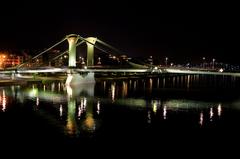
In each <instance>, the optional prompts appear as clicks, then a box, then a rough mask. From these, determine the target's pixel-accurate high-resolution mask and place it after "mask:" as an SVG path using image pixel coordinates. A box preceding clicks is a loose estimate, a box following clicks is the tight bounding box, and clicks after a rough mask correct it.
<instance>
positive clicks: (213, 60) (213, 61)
mask: <svg viewBox="0 0 240 159" xmlns="http://www.w3.org/2000/svg"><path fill="white" fill-rule="evenodd" d="M214 63H215V59H214V58H213V59H212V68H213V69H214Z"/></svg>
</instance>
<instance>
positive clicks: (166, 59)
mask: <svg viewBox="0 0 240 159" xmlns="http://www.w3.org/2000/svg"><path fill="white" fill-rule="evenodd" d="M167 62H168V57H165V65H166V67H167Z"/></svg>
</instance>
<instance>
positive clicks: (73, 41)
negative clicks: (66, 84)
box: [66, 34, 79, 67]
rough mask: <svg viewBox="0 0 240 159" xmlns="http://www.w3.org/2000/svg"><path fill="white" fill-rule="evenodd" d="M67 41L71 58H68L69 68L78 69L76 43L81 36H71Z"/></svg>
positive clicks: (68, 36)
mask: <svg viewBox="0 0 240 159" xmlns="http://www.w3.org/2000/svg"><path fill="white" fill-rule="evenodd" d="M66 38H67V40H68V44H69V49H68V50H69V57H68V66H69V67H76V43H77V41H78V39H79V35H76V34H70V35H67V37H66Z"/></svg>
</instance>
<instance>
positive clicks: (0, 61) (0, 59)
mask: <svg viewBox="0 0 240 159" xmlns="http://www.w3.org/2000/svg"><path fill="white" fill-rule="evenodd" d="M21 63H23V56H18V55H15V54H9V55H8V54H0V68H7V67H14V66H17V65H19V64H21Z"/></svg>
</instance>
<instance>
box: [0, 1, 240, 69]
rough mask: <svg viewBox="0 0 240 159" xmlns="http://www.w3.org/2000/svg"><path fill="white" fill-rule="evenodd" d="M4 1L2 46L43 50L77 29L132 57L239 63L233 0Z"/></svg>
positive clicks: (76, 31)
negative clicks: (188, 0) (200, 0)
mask: <svg viewBox="0 0 240 159" xmlns="http://www.w3.org/2000/svg"><path fill="white" fill-rule="evenodd" d="M0 6H1V14H0V19H1V22H0V23H1V24H0V49H9V48H10V49H12V48H17V49H27V48H30V49H41V48H44V47H47V46H50V45H51V44H53V43H55V42H57V41H59V40H60V39H61V38H63V37H64V36H65V35H67V34H70V33H76V34H80V35H82V36H83V37H87V36H96V37H98V38H99V39H101V40H103V41H106V42H108V43H110V44H112V45H113V46H115V47H116V48H118V49H120V50H122V51H124V52H126V53H127V54H128V55H130V56H148V55H153V56H154V57H157V58H163V57H165V56H168V57H169V59H172V60H173V61H179V62H181V61H190V60H195V61H196V60H198V59H201V58H202V57H203V56H205V57H206V58H208V59H212V58H216V60H217V61H224V62H225V61H226V62H228V61H231V62H234V63H239V64H240V62H239V60H238V58H237V57H238V54H239V47H238V46H239V40H238V38H239V24H238V23H239V17H238V8H237V5H234V4H231V5H227V4H219V2H218V3H213V4H209V3H208V4H201V3H194V4H189V3H184V4H183V3H179V4H174V3H173V2H170V3H168V4H167V3H161V2H157V1H144V2H138V1H135V2H134V1H132V2H129V1H123V0H122V1H119V2H117V1H111V2H103V1H101V3H100V2H99V1H97V2H96V1H91V2H90V1H80V0H79V1H74V0H72V1H71V0H68V1H67V2H63V1H61V2H56V1H54V2H50V1H48V2H44V1H39V2H37V1H31V2H28V1H24V0H23V1H21V2H5V3H4V4H1V5H0ZM234 6H235V7H234Z"/></svg>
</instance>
